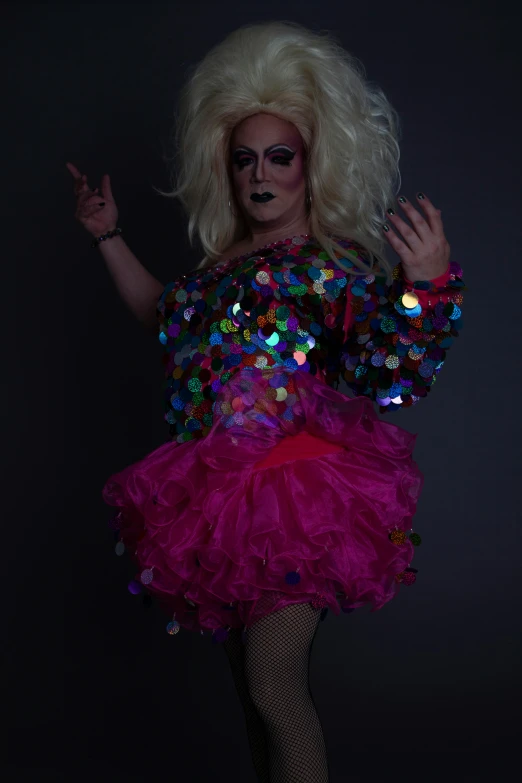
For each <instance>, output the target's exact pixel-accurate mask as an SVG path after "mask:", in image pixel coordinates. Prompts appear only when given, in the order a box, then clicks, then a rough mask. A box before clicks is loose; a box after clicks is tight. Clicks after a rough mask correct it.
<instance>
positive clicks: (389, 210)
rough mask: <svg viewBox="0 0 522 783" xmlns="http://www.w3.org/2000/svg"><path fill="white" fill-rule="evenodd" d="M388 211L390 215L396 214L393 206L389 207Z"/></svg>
mask: <svg viewBox="0 0 522 783" xmlns="http://www.w3.org/2000/svg"><path fill="white" fill-rule="evenodd" d="M386 212H387V213H388V215H395V212H394V211H393V209H392V208H391V207H390V209H387V210H386Z"/></svg>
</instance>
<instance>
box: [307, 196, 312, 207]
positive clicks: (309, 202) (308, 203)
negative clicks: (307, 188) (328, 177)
mask: <svg viewBox="0 0 522 783" xmlns="http://www.w3.org/2000/svg"><path fill="white" fill-rule="evenodd" d="M306 206H307V208H308V209H311V207H312V197H311V195H310V193H308V194H307V196H306Z"/></svg>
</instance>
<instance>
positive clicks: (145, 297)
mask: <svg viewBox="0 0 522 783" xmlns="http://www.w3.org/2000/svg"><path fill="white" fill-rule="evenodd" d="M98 247H99V249H100V252H101V254H102V256H103V257H104V259H105V263H106V264H107V268H108V270H109V272H110V274H111V277H112V279H113V280H114V282H115V284H116V288H117V289H118V293H119V295H120V296H121V298H122V299H123V301H124V302H125V304H126V305H127V306H128V308H129V309H130V311H131V312H132V314H133V315H135V316H136V318H137V319H138V320H139V321H141V323H142V324H143V325H144V326H145V328H146V329H147V330H150V331H154V332H156V333H157V331H158V318H157V313H156V305H157V303H158V300H159V298H160V296H161V295H162V293H163V290H164V286H163V284H162V283H160V282H159V280H156V278H155V277H153V275H151V274H150V272H147V270H146V269H145V267H144V266H143V265H142V264H141V263H140V261H138V259H137V258H136V256H135V255H134V253H133V252H132V251H131V249H130V248H129V247H128V245H127V244H126V243H125V241H124V240H123V239H122V237H121V236H115V237H112V238H111V239H108V240H106V241H105V242H100V244H99V246H98Z"/></svg>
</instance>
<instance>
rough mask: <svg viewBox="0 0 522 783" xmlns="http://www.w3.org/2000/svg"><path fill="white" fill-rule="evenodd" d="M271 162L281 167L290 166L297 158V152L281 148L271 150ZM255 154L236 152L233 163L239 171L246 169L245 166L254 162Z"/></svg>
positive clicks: (243, 151) (244, 151)
mask: <svg viewBox="0 0 522 783" xmlns="http://www.w3.org/2000/svg"><path fill="white" fill-rule="evenodd" d="M270 156H271V157H270V161H271V162H272V163H275V164H277V165H279V166H289V165H290V162H291V161H292V160H293V158H294V157H295V152H293V151H292V150H288V149H285V148H284V147H283V148H279V149H277V150H275V149H274V150H271V151H270ZM254 158H255V153H254V152H252V154H249V151H247V150H245V149H243V150H241V149H239V150H236V151H235V152H234V155H233V157H232V162H233V163H235V164H236V165H237V166H238V167H239V169H240V170H241V169H244V167H245V166H247V165H248V163H249V162H250V161H251V160H254Z"/></svg>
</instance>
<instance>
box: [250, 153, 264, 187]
mask: <svg viewBox="0 0 522 783" xmlns="http://www.w3.org/2000/svg"><path fill="white" fill-rule="evenodd" d="M264 181H265V162H264V160H263V158H262V156H259V158H258V159H257V163H256V165H255V167H254V168H253V170H252V182H264Z"/></svg>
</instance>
